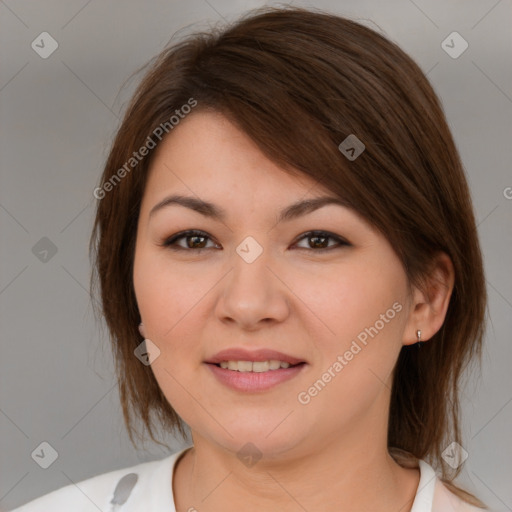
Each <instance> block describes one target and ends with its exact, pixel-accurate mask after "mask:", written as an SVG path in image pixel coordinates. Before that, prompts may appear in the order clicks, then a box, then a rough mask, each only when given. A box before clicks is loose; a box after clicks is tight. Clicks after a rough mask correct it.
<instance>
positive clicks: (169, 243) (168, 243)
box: [160, 229, 352, 252]
mask: <svg viewBox="0 0 512 512" xmlns="http://www.w3.org/2000/svg"><path fill="white" fill-rule="evenodd" d="M192 236H199V237H203V238H206V239H209V240H211V237H210V236H208V234H207V233H205V232H204V231H199V230H196V229H190V230H187V231H182V232H180V233H176V234H175V235H173V236H171V237H170V238H167V239H166V240H165V241H164V242H163V243H162V244H160V245H161V246H162V247H166V248H167V249H170V250H172V251H194V252H202V251H206V250H209V249H212V247H200V248H196V249H194V248H185V247H180V246H179V245H176V242H177V241H178V240H180V239H182V238H188V237H192ZM313 237H319V238H327V239H332V240H335V241H336V242H337V243H338V245H335V246H331V247H323V248H320V249H313V248H306V247H300V248H299V250H307V251H315V252H325V251H330V250H332V249H339V248H341V247H343V246H350V245H352V244H350V243H349V242H347V241H346V240H344V239H343V238H341V237H339V236H337V235H334V234H332V233H329V232H328V231H308V232H307V233H304V234H303V235H302V236H301V237H300V238H298V239H297V242H300V241H301V240H303V239H307V238H313ZM297 242H295V243H297Z"/></svg>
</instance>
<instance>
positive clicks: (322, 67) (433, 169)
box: [90, 8, 486, 506]
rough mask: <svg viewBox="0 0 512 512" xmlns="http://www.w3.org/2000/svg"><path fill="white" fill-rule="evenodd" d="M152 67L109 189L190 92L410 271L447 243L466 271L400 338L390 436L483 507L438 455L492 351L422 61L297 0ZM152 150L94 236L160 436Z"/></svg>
mask: <svg viewBox="0 0 512 512" xmlns="http://www.w3.org/2000/svg"><path fill="white" fill-rule="evenodd" d="M150 65H151V67H150V69H149V71H148V72H147V73H146V75H145V77H144V78H143V80H142V82H141V84H140V85H139V87H138V89H137V91H136V93H135V95H134V97H133V99H132V100H131V102H130V104H129V105H128V108H127V110H126V113H125V116H124V119H123V121H122V124H121V126H120V128H119V130H118V132H117V136H116V137H115V140H114V142H113V145H112V148H111V150H110V154H109V156H108V159H107V162H106V165H105V169H104V171H103V175H102V178H101V186H102V187H103V186H104V185H105V184H106V183H107V182H108V181H109V180H111V179H112V176H113V175H114V174H116V173H117V172H118V170H119V169H121V168H122V167H123V165H125V164H126V162H127V161H129V159H130V158H131V157H132V155H133V152H134V151H137V150H138V149H139V148H140V147H142V146H143V145H144V144H145V143H146V141H147V140H148V137H150V136H151V135H152V133H154V130H155V128H156V127H158V126H160V125H162V123H165V122H168V120H169V119H170V118H171V116H172V115H173V114H174V113H175V111H176V109H180V107H181V106H182V105H184V104H187V102H188V101H189V100H190V98H194V99H195V101H197V105H198V106H197V107H196V108H195V110H194V111H198V110H201V109H212V110H214V111H217V112H220V113H222V114H224V115H225V116H226V117H228V118H229V119H230V120H231V121H232V122H233V123H235V124H236V125H237V126H238V127H239V128H240V129H241V130H242V131H243V132H245V133H246V134H247V135H248V136H249V137H250V138H251V139H252V140H253V141H254V142H255V143H256V144H257V145H258V147H259V148H260V149H261V151H262V152H263V153H264V154H265V155H266V156H267V157H268V158H270V159H271V160H272V161H274V162H275V163H277V164H279V165H280V166H281V167H282V168H283V170H284V171H286V172H290V173H296V174H297V173H299V174H305V175H307V176H309V177H311V178H313V179H314V180H316V181H317V182H318V183H321V184H322V185H324V186H326V187H328V189H329V190H330V191H332V192H333V193H334V194H336V195H338V196H339V197H340V198H342V199H343V200H344V201H345V202H346V203H347V204H348V205H349V206H350V207H351V208H353V209H354V210H355V211H357V212H358V213H359V214H360V215H362V216H363V217H364V218H365V219H366V220H367V221H369V222H370V223H371V224H372V225H373V226H374V227H376V228H377V229H378V230H379V231H380V232H381V233H382V234H383V235H384V236H385V237H386V238H387V240H388V241H389V243H390V244H391V245H392V247H393V248H394V250H395V251H396V254H397V255H398V257H399V258H400V260H401V262H402V264H403V267H404V270H405V272H406V274H407V277H408V280H409V283H410V284H415V285H418V286H421V285H422V284H424V282H425V281H424V278H425V277H426V276H428V275H429V271H430V270H431V266H432V262H433V260H434V257H435V256H436V255H437V254H438V253H439V252H445V253H446V254H448V256H449V257H450V258H451V260H452V263H453V266H454V270H455V283H454V288H453V293H452V295H451V298H450V303H449V307H448V310H447V314H446V318H445V321H444V324H443V326H442V327H441V329H440V330H439V331H438V332H437V333H436V334H435V335H434V336H433V337H432V338H431V340H430V341H429V342H428V343H424V344H423V345H422V347H421V349H418V347H416V346H415V345H412V346H404V347H402V350H401V352H400V355H399V357H398V361H397V363H396V367H395V369H394V376H393V387H392V392H391V404H390V417H389V428H388V449H389V451H390V453H391V454H392V455H393V456H394V457H395V458H396V460H397V461H399V462H400V463H401V464H402V465H410V464H413V465H414V464H416V465H417V459H425V460H427V461H429V462H430V463H431V464H433V465H434V466H435V467H437V468H438V469H440V471H441V478H442V479H443V481H445V482H446V483H447V484H448V486H449V487H450V489H452V491H453V492H455V493H457V494H458V495H459V496H461V497H462V498H463V499H465V500H466V501H469V502H471V503H474V504H477V505H479V506H484V505H483V504H482V503H481V502H480V501H479V500H478V499H477V498H475V497H474V496H472V495H471V494H469V493H467V492H466V491H463V490H462V489H459V488H458V487H456V486H455V485H454V484H453V483H451V482H452V480H453V479H454V478H455V477H456V476H457V475H458V474H459V472H460V467H459V468H457V470H455V471H451V468H450V467H449V466H448V465H447V464H446V463H445V462H444V460H443V458H442V457H441V453H442V452H443V450H444V449H445V448H446V447H447V446H448V445H449V444H450V443H451V442H453V441H456V442H458V443H459V444H462V442H461V432H460V425H459V414H460V411H459V396H458V391H459V386H460V384H461V383H460V381H461V378H462V376H463V372H464V370H465V369H466V367H467V366H468V363H470V362H471V361H473V360H475V359H477V357H478V361H479V360H480V357H481V349H482V346H481V345H482V339H483V333H484V316H485V308H486V291H485V279H484V273H483V265H482V257H481V252H480V247H479V242H478V238H477V230H476V226H475V219H474V214H473V209H472V203H471V198H470V193H469V190H468V185H467V183H466V179H465V176H464V171H463V166H462V163H461V160H460V157H459V154H458V151H457V149H456V147H455V144H454V141H453V138H452V135H451V133H450V130H449V128H448V125H447V122H446V119H445V116H444V113H443V110H442V107H441V105H440V102H439V100H438V98H437V96H436V94H435V92H434V91H433V89H432V87H431V85H430V84H429V82H428V80H427V78H426V77H425V75H424V74H423V72H422V71H421V70H420V68H419V67H418V66H417V65H416V64H415V63H414V62H413V60H411V58H410V57H408V56H407V55H406V54H405V53H404V52H403V51H402V50H401V49H400V48H399V47H398V46H397V45H396V44H394V43H393V42H391V41H390V40H388V39H387V38H385V37H383V36H382V35H380V34H379V33H377V32H376V31H374V30H372V29H370V28H367V27H365V26H363V25H362V24H359V23H357V22H354V21H352V20H348V19H345V18H343V17H340V16H337V15H333V14H330V13H325V12H321V11H317V10H315V11H312V10H306V9H300V8H279V9H276V8H265V9H263V10H261V9H260V10H258V11H257V12H254V11H252V12H250V13H249V14H248V15H246V16H245V17H243V18H242V19H240V20H238V21H237V22H236V23H233V24H231V25H230V26H228V27H227V28H226V27H225V28H218V27H217V28H213V29H211V30H209V31H207V32H199V33H195V34H193V35H190V36H188V37H186V38H185V39H184V40H183V41H181V42H177V43H175V44H173V45H172V46H170V47H168V48H167V49H165V50H164V51H163V52H162V53H161V54H159V55H158V56H157V57H155V59H154V60H153V61H152V62H151V63H150ZM190 115H193V113H192V114H190ZM351 134H353V135H355V136H356V137H357V138H358V139H360V140H361V141H362V142H363V143H364V145H365V150H364V152H363V153H362V154H361V155H360V156H359V157H358V158H356V159H355V160H353V161H349V160H348V159H347V158H346V157H345V156H344V155H343V154H342V153H341V151H340V150H339V149H338V146H339V144H340V143H341V142H342V141H343V140H344V139H345V138H346V137H347V136H349V135H351ZM153 154H154V152H150V153H149V154H148V155H147V156H146V157H145V158H144V159H143V160H141V161H140V162H139V163H137V165H136V167H135V168H134V169H133V170H131V171H130V172H125V173H122V174H123V177H122V179H121V180H119V181H118V182H116V184H115V186H113V187H109V192H108V193H106V194H105V195H104V197H103V198H102V199H101V200H99V201H98V204H97V213H96V218H95V223H94V228H93V232H92V236H91V243H90V249H91V252H92V253H93V256H94V265H93V275H92V276H91V291H92V293H93V296H94V291H95V289H96V286H97V284H98V281H99V285H100V289H101V304H102V309H103V314H104V316H105V319H106V323H107V326H108V329H109V331H110V337H111V341H112V346H113V351H114V356H115V361H116V369H117V374H118V380H119V391H120V397H121V403H122V407H123V414H124V418H125V422H126V425H127V428H128V432H129V435H130V439H131V441H132V443H133V444H134V445H135V443H134V438H133V434H134V433H136V430H135V428H134V425H133V421H132V420H133V418H132V416H133V415H134V416H135V417H137V416H138V417H139V418H140V419H142V420H143V422H144V425H145V426H146V428H147V430H148V431H149V434H150V436H151V439H152V440H153V441H156V442H158V441H157V440H156V439H155V437H154V435H153V431H152V426H154V423H153V418H152V417H151V415H152V414H156V415H157V417H158V420H159V425H160V426H162V427H163V428H164V431H167V432H169V431H176V430H177V431H179V432H180V433H181V434H182V435H183V436H185V435H186V434H185V429H184V424H183V421H182V420H181V419H180V417H179V416H178V414H177V413H176V412H175V411H174V409H173V408H172V407H171V405H170V404H169V403H168V402H167V400H166V398H165V396H164V394H163V393H162V391H161V389H160V388H159V386H158V383H157V381H156V379H155V377H154V375H153V373H152V370H151V367H149V366H145V365H143V364H141V363H140V362H139V360H138V359H137V358H136V357H134V354H133V351H134V349H135V348H136V347H137V346H138V345H139V344H140V343H141V341H142V338H141V336H140V334H139V332H138V329H137V326H138V323H139V322H140V315H139V311H138V307H137V301H136V296H135V293H134V288H133V261H134V249H135V240H136V235H137V221H138V215H139V210H140V204H141V200H142V197H143V194H144V187H145V182H146V178H147V176H148V172H149V169H150V166H151V161H152V155H153ZM125 169H126V167H125ZM139 437H140V436H139ZM160 444H161V443H160Z"/></svg>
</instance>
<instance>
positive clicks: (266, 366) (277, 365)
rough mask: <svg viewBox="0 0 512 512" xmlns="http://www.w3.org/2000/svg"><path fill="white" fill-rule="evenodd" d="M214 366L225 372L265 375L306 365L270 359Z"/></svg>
mask: <svg viewBox="0 0 512 512" xmlns="http://www.w3.org/2000/svg"><path fill="white" fill-rule="evenodd" d="M208 364H213V365H214V366H217V367H219V368H223V369H224V370H231V371H235V372H242V373H250V372H252V373H264V372H268V371H276V370H281V369H286V368H294V367H296V366H301V365H304V364H305V363H303V362H302V363H297V364H290V363H288V362H286V361H279V360H277V359H270V360H267V361H221V362H220V363H208Z"/></svg>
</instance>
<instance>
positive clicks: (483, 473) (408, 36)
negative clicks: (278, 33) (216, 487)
mask: <svg viewBox="0 0 512 512" xmlns="http://www.w3.org/2000/svg"><path fill="white" fill-rule="evenodd" d="M262 5H264V3H263V2H260V1H256V0H253V1H251V0H237V1H232V2H228V1H226V0H208V1H207V0H188V1H186V2H177V1H169V0H166V1H163V0H158V1H153V2H151V3H150V4H149V3H146V2H142V0H139V1H136V0H130V1H126V0H125V1H123V2H121V1H120V0H118V1H103V2H102V1H99V0H90V1H86V0H73V1H45V2H40V1H22V0H20V1H14V0H5V1H0V52H1V55H0V59H1V71H0V91H1V92H0V102H1V103H0V107H1V114H0V115H1V124H0V163H1V188H0V223H1V229H2V244H1V249H0V250H1V255H0V258H1V259H0V261H1V266H0V314H1V321H2V353H1V368H0V379H1V388H0V432H1V437H0V439H1V443H0V457H1V458H0V460H1V468H0V474H1V475H2V478H1V481H0V508H2V509H4V510H5V509H10V508H13V507H16V506H18V505H20V504H22V503H25V502H27V501H29V500H31V499H33V498H35V497H37V496H40V495H42V494H45V493H47V492H49V491H51V490H54V489H57V488H59V487H62V486H64V485H68V484H70V483H71V482H78V481H80V480H83V479H85V478H88V477H91V476H93V475H96V474H100V473H103V472H106V471H109V470H113V469H117V468H121V467H124V466H128V465H132V464H136V463H139V462H142V461H147V460H152V459H155V458H161V457H163V456H165V455H166V454H167V451H166V450H165V449H163V448H161V447H159V446H158V445H155V444H153V443H149V442H148V444H147V447H146V450H145V451H144V450H140V451H138V452H137V451H135V450H134V449H133V448H132V446H131V444H130V443H129V441H128V438H127V435H126V432H125V430H124V427H123V422H122V416H121V410H120V406H119V402H118V394H117V389H116V385H115V380H114V373H113V363H112V357H111V354H110V349H109V347H108V345H107V338H106V335H105V332H104V331H102V329H101V328H100V326H98V325H96V323H95V320H94V317H93V314H92V309H91V304H90V301H91V299H90V297H89V294H88V282H89V275H90V263H89V260H88V254H87V242H88V239H89V233H90V230H91V227H92V220H93V211H94V205H95V201H96V200H95V199H94V197H93V195H92V192H93V189H94V187H95V186H96V185H97V182H98V179H99V176H100V172H101V169H102V165H103V163H104V159H105V156H106V154H107V150H108V147H109V144H110V141H111V139H112V136H113V133H114V131H115V129H116V127H117V126H118V118H119V116H120V113H121V112H122V110H123V105H124V104H125V102H126V101H127V99H128V98H129V97H130V94H131V92H133V90H134V86H135V85H136V82H137V80H138V78H139V77H140V76H139V77H137V78H136V79H132V80H131V81H128V82H127V79H128V78H129V77H130V75H131V74H132V73H133V72H134V71H135V70H136V69H137V68H139V67H140V66H141V65H142V64H144V63H145V62H146V61H147V60H148V59H150V58H151V57H153V56H154V55H155V54H156V53H158V52H159V51H160V50H162V49H163V48H164V46H165V45H166V44H167V43H168V42H169V40H170V38H171V36H172V34H174V33H175V32H176V31H177V30H180V29H181V32H180V34H181V35H183V34H185V33H187V32H188V31H190V30H191V29H192V28H195V29H199V28H207V27H208V24H209V23H211V22H214V23H215V22H217V21H223V19H225V20H228V21H230V20H233V19H235V18H236V17H237V15H238V14H240V13H242V12H244V11H246V10H247V9H250V8H254V7H259V6H262ZM295 5H303V6H307V5H314V6H315V7H319V8H323V9H329V10H331V11H333V12H337V13H339V14H344V15H346V16H349V17H351V18H353V19H358V20H360V21H363V22H364V23H367V24H369V26H371V27H373V28H376V29H377V30H381V31H382V32H383V33H384V34H385V35H387V36H388V37H389V38H391V39H392V40H393V41H395V42H397V43H398V44H399V45H400V46H401V47H402V48H403V49H404V50H405V51H406V52H407V53H409V54H410V55H411V56H412V57H413V58H414V59H415V60H416V61H417V62H418V64H419V65H420V66H421V68H422V69H423V70H424V71H425V72H427V73H428V78H429V79H430V80H431V82H432V84H433V86H434V88H435V89H436V91H437V93H438V94H439V96H440V98H441V100H442V103H443V106H444V109H445V111H446V114H447V117H448V121H449V124H450V126H451V128H452V130H453V133H454V136H455V139H456V143H457V145H458V148H459V150H460V152H461V156H462V159H463V161H464V164H465V168H466V171H467V174H468V179H469V182H470V186H471V189H472V193H473V196H474V205H475V210H476V216H477V219H478V230H479V234H480V238H481V243H482V249H483V252H484V257H485V267H486V272H487V285H488V291H489V311H488V318H489V327H488V329H487V336H486V342H487V343H486V349H485V353H484V358H483V371H482V375H481V378H478V375H472V376H471V378H470V379H469V383H468V384H467V385H466V386H465V387H464V396H463V399H464V430H465V444H464V448H465V449H466V450H467V451H468V453H469V458H468V460H467V461H466V463H465V465H464V470H463V474H462V477H461V479H460V482H461V483H463V484H464V485H466V486H467V487H468V488H469V489H470V490H472V491H474V492H475V493H476V494H477V495H478V496H479V497H480V498H481V499H483V500H484V501H486V502H487V503H488V504H489V505H490V506H491V507H492V508H493V509H495V510H498V511H505V510H512V485H511V482H512V463H511V460H512V443H511V435H510V434H511V424H512V403H511V402H512V378H511V372H510V368H509V366H510V362H511V361H512V357H511V356H512V344H511V341H512V340H511V335H510V333H511V330H512V323H511V317H512V315H511V313H512V309H511V308H512V279H511V272H510V269H509V266H510V261H511V258H510V253H511V248H512V229H511V222H510V221H511V218H512V199H510V198H511V197H512V189H509V188H507V187H512V175H511V172H510V168H511V166H510V164H511V161H512V144H511V142H512V141H511V133H512V130H511V125H512V70H511V62H512V60H511V47H512V44H511V43H512V41H511V39H512V36H511V34H512V31H511V23H510V21H511V6H512V3H511V1H510V0H501V1H497V0H473V1H470V0H460V1H454V0H451V1H444V0H443V1H441V0H440V1H425V0H415V1H414V2H413V1H412V0H393V1H387V2H383V1H378V0H365V1H362V0H359V1H355V0H354V1H342V2H335V1H327V0H326V1H322V2H315V3H314V4H311V3H310V4H308V3H306V2H295ZM370 20H371V21H370ZM191 24H194V27H191V26H190V25H191ZM375 24H376V25H375ZM379 27H380V28H379ZM44 31H47V32H49V33H50V34H51V35H52V37H53V38H55V39H56V41H57V42H58V44H59V47H58V49H57V50H56V51H55V53H53V54H52V55H51V56H50V57H49V58H47V59H43V58H41V57H40V56H39V55H38V54H37V53H36V52H35V51H34V50H33V49H32V48H31V43H32V41H33V40H35V39H36V38H37V36H38V35H39V34H40V33H42V32H44ZM453 31H457V32H459V33H460V34H461V35H462V36H463V38H464V39H465V40H466V41H467V42H468V43H469V47H468V49H467V50H466V51H465V52H464V53H463V54H462V55H461V56H460V57H458V58H457V59H454V58H452V57H450V56H449V55H448V54H447V53H446V52H445V51H444V50H443V49H442V47H441V43H442V41H443V40H444V39H445V38H446V37H447V36H448V35H449V34H450V33H451V32H453ZM507 196H508V198H507ZM43 237H47V238H48V239H49V240H51V242H52V244H54V245H55V248H56V249H57V252H56V253H55V254H54V255H52V252H51V251H50V252H48V253H47V254H46V255H45V254H44V253H43V252H41V248H40V247H41V245H38V246H36V244H37V243H38V242H39V241H40V239H41V238H43ZM39 244H43V245H42V247H43V249H44V247H45V244H46V246H48V245H49V243H48V241H46V240H45V241H43V242H39ZM34 246H36V249H33V248H34ZM38 248H39V249H38ZM45 259H46V261H44V260H45ZM166 440H167V441H168V442H169V443H170V444H171V447H172V449H173V450H172V451H175V450H177V449H179V448H180V447H181V446H182V445H181V444H180V442H179V441H176V440H174V439H172V438H170V436H168V437H167V438H166ZM43 441H46V442H48V443H50V444H51V445H52V446H53V447H54V449H55V450H56V451H57V452H58V459H57V460H56V461H55V462H54V463H53V464H52V465H51V466H50V467H49V468H48V469H42V468H40V467H39V466H38V465H37V464H36V463H35V462H34V460H33V459H32V457H31V453H32V452H33V451H34V450H35V449H36V447H38V446H39V445H40V443H41V442H43Z"/></svg>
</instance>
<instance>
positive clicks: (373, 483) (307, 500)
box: [173, 428, 419, 512]
mask: <svg viewBox="0 0 512 512" xmlns="http://www.w3.org/2000/svg"><path fill="white" fill-rule="evenodd" d="M322 440H323V441H322V444H321V445H320V446H319V442H318V438H314V443H315V444H310V445H309V446H305V445H304V444H302V445H301V446H300V451H299V448H297V450H294V451H293V453H292V452H287V453H286V454H281V455H280V456H279V458H269V457H265V456H263V457H262V458H261V459H260V460H259V461H258V462H256V463H255V464H254V465H252V466H250V467H248V466H246V465H244V464H243V463H242V462H241V461H240V459H239V458H238V457H237V454H236V453H233V452H232V451H229V450H226V449H224V448H223V447H220V446H217V445H212V443H211V442H209V441H207V440H205V439H204V438H202V437H201V436H198V435H197V434H195V436H194V448H192V449H191V450H189V451H187V452H186V453H185V455H184V457H183V458H182V460H181V461H180V462H179V463H178V466H177V468H176V471H175V477H174V483H173V486H174V489H175V492H174V495H175V502H176V507H177V510H178V511H180V512H181V511H194V510H198V511H201V512H215V511H220V510H244V511H245V512H253V511H254V512H256V511H258V512H259V511H261V510H282V511H283V512H288V511H289V512H292V511H293V512H296V511H298V510H301V509H302V510H318V509H321V510H322V511H325V512H331V511H332V512H334V511H336V512H338V511H339V510H361V511H366V510H368V511H375V510H379V511H387V510H389V511H394V512H396V511H399V512H408V511H409V510H410V509H411V507H412V503H413V501H414V496H415V494H416V490H417V487H418V483H419V470H418V469H405V468H402V467H401V466H399V465H398V464H397V463H396V462H395V461H394V459H393V458H392V457H391V456H390V455H389V453H388V451H387V448H386V432H385V431H384V432H380V435H379V436H376V432H375V428H368V429H367V431H364V430H361V429H352V434H350V433H348V432H346V433H344V434H339V433H338V434H337V435H336V436H332V438H328V437H322ZM378 447H383V448H381V449H379V448H378Z"/></svg>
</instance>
